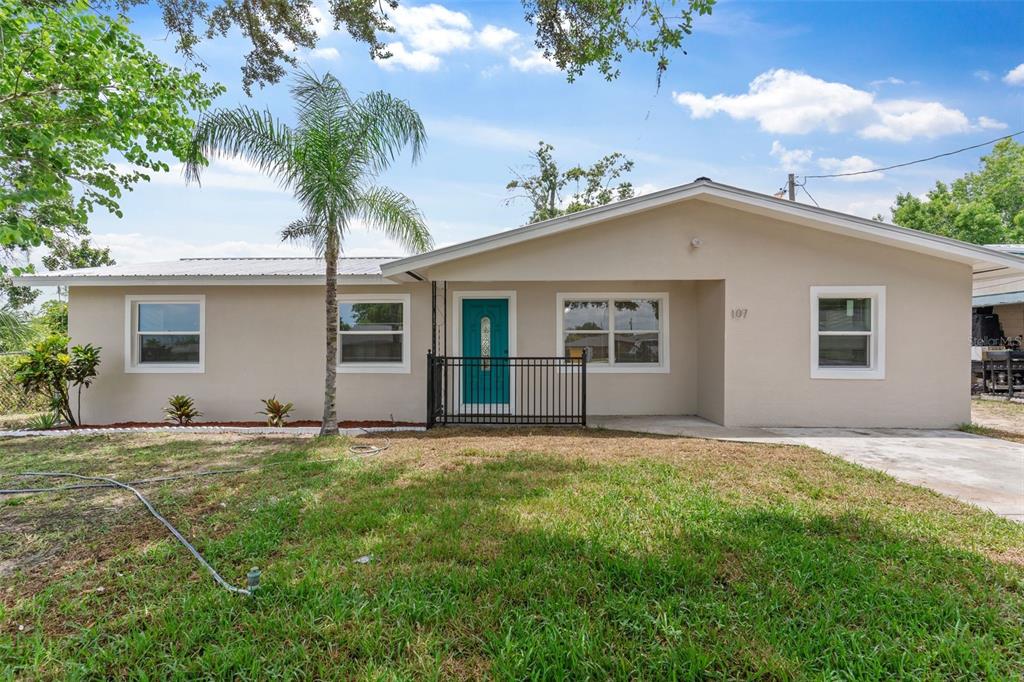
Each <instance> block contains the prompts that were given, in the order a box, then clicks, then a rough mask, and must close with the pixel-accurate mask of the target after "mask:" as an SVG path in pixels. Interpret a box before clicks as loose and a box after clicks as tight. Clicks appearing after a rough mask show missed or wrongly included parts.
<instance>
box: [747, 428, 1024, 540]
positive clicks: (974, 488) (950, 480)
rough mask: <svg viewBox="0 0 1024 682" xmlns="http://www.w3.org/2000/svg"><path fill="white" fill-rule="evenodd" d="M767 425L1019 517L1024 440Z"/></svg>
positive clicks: (1023, 510) (786, 436) (792, 438)
mask: <svg viewBox="0 0 1024 682" xmlns="http://www.w3.org/2000/svg"><path fill="white" fill-rule="evenodd" d="M766 430H767V431H770V432H771V433H773V434H775V435H776V436H781V437H782V440H781V441H779V442H789V443H795V444H800V445H808V446H810V447H812V448H818V449H819V450H824V451H825V452H827V453H829V454H831V455H835V456H837V457H842V458H843V459H845V460H848V461H850V462H855V463H857V464H861V465H863V466H866V467H871V468H872V469H879V470H881V471H884V472H885V473H887V474H889V475H891V476H893V477H895V478H898V479H900V480H901V481H906V482H907V483H913V484H914V485H923V486H926V487H928V488H931V489H932V490H937V491H938V492H940V493H945V494H946V495H951V496H953V497H956V498H959V499H961V500H963V501H965V502H970V503H971V504H975V505H977V506H979V507H982V508H984V509H990V510H992V511H994V512H995V513H997V514H999V515H1000V516H1005V517H1006V518H1009V519H1013V520H1015V521H1018V522H1024V445H1020V444H1018V443H1012V442H1010V441H1005V440H998V439H996V438H988V437H986V436H975V435H973V434H969V433H963V432H962V431H948V430H938V429H937V430H918V429H766Z"/></svg>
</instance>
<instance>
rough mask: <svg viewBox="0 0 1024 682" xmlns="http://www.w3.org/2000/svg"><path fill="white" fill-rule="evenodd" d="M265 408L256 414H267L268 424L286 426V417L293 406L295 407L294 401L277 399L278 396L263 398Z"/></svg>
mask: <svg viewBox="0 0 1024 682" xmlns="http://www.w3.org/2000/svg"><path fill="white" fill-rule="evenodd" d="M261 402H262V403H263V409H262V410H260V411H259V412H257V413H256V414H265V415H266V416H267V426H284V420H285V418H286V417H287V416H288V415H289V414H290V413H291V411H292V408H293V407H295V406H294V405H293V404H292V403H282V402H281V401H280V400H278V399H277V396H276V395H275V396H273V397H272V398H262V399H261Z"/></svg>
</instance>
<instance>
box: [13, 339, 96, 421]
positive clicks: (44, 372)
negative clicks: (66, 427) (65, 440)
mask: <svg viewBox="0 0 1024 682" xmlns="http://www.w3.org/2000/svg"><path fill="white" fill-rule="evenodd" d="M99 364H100V349H99V348H97V347H95V346H93V345H92V344H88V343H87V344H85V345H84V346H72V347H71V350H70V351H69V350H68V337H66V336H61V335H57V334H55V335H53V336H49V337H47V338H46V339H44V340H43V341H40V342H39V343H37V344H35V345H33V346H32V348H31V349H30V350H29V352H28V354H27V355H25V356H24V357H22V358H19V360H18V365H17V367H16V368H15V372H14V379H15V381H17V382H18V385H20V386H21V388H22V390H24V391H25V392H26V393H39V394H41V395H43V396H45V397H46V398H47V399H48V400H49V402H50V407H51V408H52V409H53V411H54V412H55V413H56V414H57V417H58V418H60V419H63V420H64V421H66V422H67V423H68V424H70V425H71V426H77V425H78V420H76V419H75V413H74V412H72V410H71V395H70V389H71V388H77V389H78V413H79V417H80V416H81V410H82V389H83V388H88V387H89V385H90V384H91V383H92V380H93V379H94V378H95V377H96V368H97V367H98V366H99Z"/></svg>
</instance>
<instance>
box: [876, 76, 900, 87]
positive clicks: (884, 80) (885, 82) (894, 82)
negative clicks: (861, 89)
mask: <svg viewBox="0 0 1024 682" xmlns="http://www.w3.org/2000/svg"><path fill="white" fill-rule="evenodd" d="M905 84H906V81H905V80H903V79H902V78H896V77H895V76H889V77H887V78H882V79H879V80H876V81H871V83H870V85H871V87H873V88H877V87H878V86H879V85H905Z"/></svg>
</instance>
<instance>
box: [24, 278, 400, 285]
mask: <svg viewBox="0 0 1024 682" xmlns="http://www.w3.org/2000/svg"><path fill="white" fill-rule="evenodd" d="M13 281H14V284H16V285H18V286H32V287H71V286H89V287H126V286H146V287H159V286H168V287H169V286H177V287H180V286H232V285H234V286H260V285H265V286H281V285H299V286H323V284H324V275H165V276H160V275H21V276H19V277H14V278H13ZM338 284H339V285H340V286H344V285H346V284H359V285H364V284H395V282H394V281H392V280H390V279H388V278H386V277H384V276H382V275H339V276H338Z"/></svg>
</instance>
